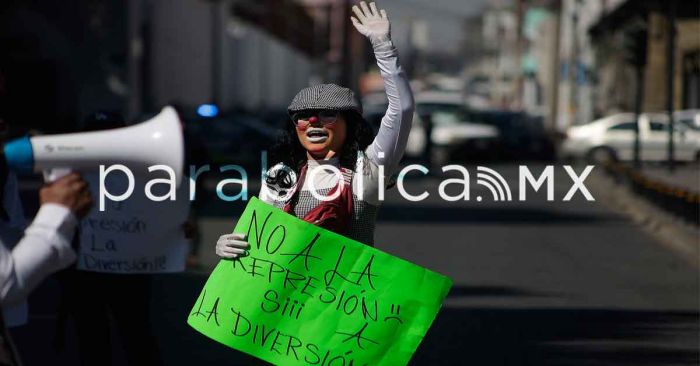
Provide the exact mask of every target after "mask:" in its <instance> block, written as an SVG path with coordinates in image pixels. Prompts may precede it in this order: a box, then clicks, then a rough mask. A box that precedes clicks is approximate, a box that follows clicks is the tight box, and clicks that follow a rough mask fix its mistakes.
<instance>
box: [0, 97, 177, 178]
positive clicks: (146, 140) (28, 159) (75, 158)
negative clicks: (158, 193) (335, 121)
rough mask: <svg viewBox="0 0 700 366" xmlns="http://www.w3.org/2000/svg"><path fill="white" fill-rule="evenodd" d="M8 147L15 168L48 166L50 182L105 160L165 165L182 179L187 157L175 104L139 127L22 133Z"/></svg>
mask: <svg viewBox="0 0 700 366" xmlns="http://www.w3.org/2000/svg"><path fill="white" fill-rule="evenodd" d="M3 150H4V154H5V161H6V162H7V165H8V167H9V168H10V169H11V170H13V171H16V172H22V173H31V172H37V173H38V172H42V171H43V172H44V177H45V178H46V179H47V180H49V181H52V180H55V179H58V178H60V177H61V176H63V175H66V174H67V173H68V172H70V171H95V170H98V169H99V166H100V165H107V166H109V165H112V164H123V165H126V166H128V167H134V168H140V167H148V166H152V165H166V166H168V167H170V168H172V169H173V171H175V177H176V179H177V182H178V184H179V183H180V181H181V179H182V170H183V165H184V158H185V156H184V155H185V152H184V139H183V135H182V125H181V123H180V118H179V117H178V114H177V112H176V111H175V109H173V108H172V107H165V108H163V110H162V111H161V112H160V113H159V114H158V115H157V116H155V117H153V118H151V119H150V120H148V121H146V122H143V123H139V124H137V125H134V126H129V127H124V128H116V129H112V130H106V131H98V132H83V133H68V134H62V135H46V136H35V137H22V138H19V139H16V140H13V141H10V142H8V143H7V144H5V147H4V149H3ZM47 172H50V173H49V174H47Z"/></svg>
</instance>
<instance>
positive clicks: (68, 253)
mask: <svg viewBox="0 0 700 366" xmlns="http://www.w3.org/2000/svg"><path fill="white" fill-rule="evenodd" d="M77 224H78V220H77V219H76V218H75V216H74V215H73V213H72V212H71V211H70V210H69V209H68V208H67V207H65V206H61V205H57V204H51V203H49V204H44V205H42V206H41V208H40V209H39V212H38V213H37V215H36V218H35V219H34V221H33V222H32V224H31V225H30V226H29V227H28V228H27V230H26V231H25V233H24V237H23V238H22V240H20V241H19V243H18V244H17V246H15V248H14V249H13V250H12V252H10V251H9V250H8V249H7V248H6V247H5V246H4V244H2V243H0V303H1V304H3V305H6V304H12V303H15V302H17V301H20V300H22V299H24V298H25V297H26V296H27V295H28V294H29V292H30V291H31V290H32V289H34V288H35V287H36V286H37V285H38V284H39V283H40V282H41V281H42V280H43V279H44V278H46V277H47V276H49V275H50V274H51V273H53V272H55V271H57V270H59V269H62V268H65V267H67V266H68V265H70V264H71V263H73V261H75V252H73V249H72V248H71V246H70V243H71V240H72V238H73V234H74V232H75V228H76V226H77Z"/></svg>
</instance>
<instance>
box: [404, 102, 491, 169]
mask: <svg viewBox="0 0 700 366" xmlns="http://www.w3.org/2000/svg"><path fill="white" fill-rule="evenodd" d="M415 100H416V111H415V114H414V116H413V126H412V127H411V133H410V134H409V136H408V144H407V146H406V156H408V157H412V158H419V157H423V156H425V154H426V149H430V158H431V161H432V163H433V164H435V165H444V164H445V163H447V162H448V161H449V160H451V159H453V158H469V157H483V156H487V155H489V154H490V153H493V152H496V151H497V149H498V140H499V132H498V129H497V128H495V127H493V126H489V125H487V124H483V123H475V122H473V121H472V119H471V116H470V112H469V110H468V109H467V108H466V106H465V104H464V99H463V98H462V96H461V95H460V94H458V93H452V92H423V93H419V94H417V95H416V96H415ZM428 124H430V125H428ZM428 129H431V130H432V131H431V132H430V141H431V142H432V147H429V146H428V136H427V131H428Z"/></svg>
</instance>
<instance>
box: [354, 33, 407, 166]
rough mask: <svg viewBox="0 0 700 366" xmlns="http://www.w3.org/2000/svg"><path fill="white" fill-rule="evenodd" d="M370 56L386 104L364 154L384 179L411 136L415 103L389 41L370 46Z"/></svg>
mask: <svg viewBox="0 0 700 366" xmlns="http://www.w3.org/2000/svg"><path fill="white" fill-rule="evenodd" d="M374 55H375V57H376V59H377V65H378V66H379V70H380V72H381V74H382V78H383V79H384V89H385V91H386V97H387V100H388V101H389V106H388V107H387V110H386V113H385V114H384V117H383V118H382V122H381V126H380V127H379V132H377V136H376V137H375V139H374V141H373V142H372V144H371V145H370V146H368V147H367V150H366V151H365V154H366V155H367V158H369V160H370V161H371V162H373V163H374V164H376V165H383V166H384V172H385V175H387V176H389V175H391V174H393V172H394V170H395V169H396V167H397V166H398V164H399V162H400V161H401V157H403V153H404V150H405V149H406V142H407V141H408V134H409V132H411V122H412V120H413V110H414V108H415V103H414V101H413V93H412V92H411V86H410V84H409V82H408V78H407V77H406V73H405V72H404V70H403V68H402V67H401V65H400V64H399V55H398V51H397V50H396V47H394V45H393V44H392V43H391V41H386V42H383V43H378V44H376V45H374Z"/></svg>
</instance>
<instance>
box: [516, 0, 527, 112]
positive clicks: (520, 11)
mask: <svg viewBox="0 0 700 366" xmlns="http://www.w3.org/2000/svg"><path fill="white" fill-rule="evenodd" d="M517 1H518V5H517V10H516V11H517V14H516V16H517V22H516V24H517V25H516V26H517V27H518V28H517V29H516V32H515V34H516V40H515V65H516V68H515V70H516V74H515V107H516V108H517V109H521V108H522V107H523V70H522V67H521V65H522V58H523V48H524V47H523V42H524V39H523V19H524V18H525V0H517Z"/></svg>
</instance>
